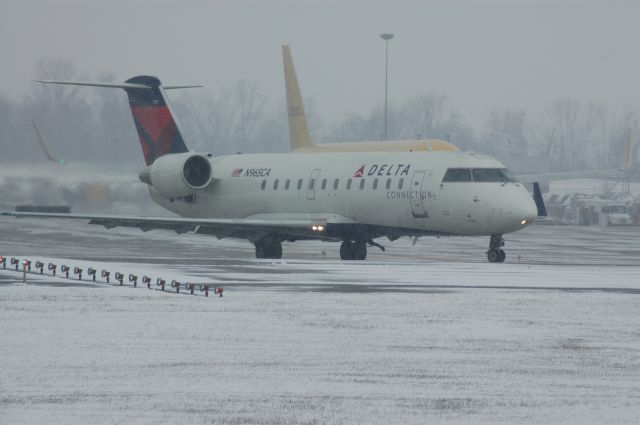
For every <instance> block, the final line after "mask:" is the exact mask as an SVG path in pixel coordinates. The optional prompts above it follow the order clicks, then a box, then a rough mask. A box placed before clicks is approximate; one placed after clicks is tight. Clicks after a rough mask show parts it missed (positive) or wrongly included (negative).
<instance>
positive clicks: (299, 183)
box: [298, 179, 302, 190]
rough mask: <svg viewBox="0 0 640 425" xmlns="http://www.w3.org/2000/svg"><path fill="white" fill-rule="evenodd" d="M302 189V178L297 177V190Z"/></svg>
mask: <svg viewBox="0 0 640 425" xmlns="http://www.w3.org/2000/svg"><path fill="white" fill-rule="evenodd" d="M300 189H302V179H298V190H300Z"/></svg>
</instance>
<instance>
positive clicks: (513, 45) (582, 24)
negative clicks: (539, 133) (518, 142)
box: [0, 0, 640, 128]
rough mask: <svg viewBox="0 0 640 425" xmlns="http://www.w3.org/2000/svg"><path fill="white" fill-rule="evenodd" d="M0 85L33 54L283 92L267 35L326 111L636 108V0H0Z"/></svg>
mask: <svg viewBox="0 0 640 425" xmlns="http://www.w3.org/2000/svg"><path fill="white" fill-rule="evenodd" d="M0 9H1V10H2V13H0V34H1V35H2V37H3V39H4V40H8V41H9V42H5V48H4V49H3V50H4V53H5V54H4V60H3V70H2V74H3V78H2V79H0V93H2V94H5V95H7V96H9V97H11V98H12V99H18V98H20V97H21V96H23V95H24V94H26V93H28V92H29V90H31V85H32V84H33V83H32V82H31V79H32V78H33V74H34V71H35V67H36V64H37V62H38V60H40V59H41V58H50V57H55V58H65V59H69V60H71V61H73V62H74V63H75V65H76V66H77V69H78V71H79V74H81V75H82V74H84V75H90V76H92V78H95V77H93V76H95V75H99V74H101V73H104V72H112V73H115V74H116V75H117V79H118V80H120V81H123V80H125V79H127V78H129V77H131V76H133V75H137V74H152V75H157V76H159V77H160V78H161V79H162V81H163V82H165V83H166V84H191V83H199V84H204V85H205V86H206V87H207V89H208V90H211V91H213V92H214V93H216V92H219V91H221V90H223V89H224V88H225V87H228V86H229V85H231V84H233V83H234V82H236V81H238V80H240V79H246V80H248V81H251V82H253V83H255V84H257V85H258V86H259V88H260V89H261V90H262V91H263V92H264V93H265V94H266V95H267V96H268V97H269V99H270V100H271V101H273V102H277V101H279V100H280V99H283V98H284V84H283V75H282V59H281V52H280V46H281V45H282V44H289V45H290V46H291V49H292V53H293V58H294V62H295V66H296V69H297V72H298V77H299V79H300V83H301V86H302V91H303V95H304V96H305V98H310V99H313V101H314V104H315V108H316V110H317V113H318V114H319V115H320V116H322V117H323V118H324V119H325V120H327V121H336V120H339V119H341V118H342V117H344V116H345V115H346V114H348V113H352V112H355V113H359V114H366V113H368V111H370V110H371V109H372V108H373V107H375V106H376V105H378V104H380V103H381V102H382V101H383V98H384V60H385V58H384V42H383V41H382V40H381V39H380V37H379V34H380V33H383V32H391V33H394V34H395V38H394V39H393V40H391V41H390V43H389V99H390V101H391V102H401V101H402V100H403V99H406V98H408V97H410V96H412V95H413V94H416V93H427V92H432V91H433V92H437V93H441V94H445V95H447V96H448V99H449V104H450V105H452V106H453V107H455V109H456V110H457V111H458V112H459V113H460V114H461V115H462V116H463V117H464V118H465V119H466V120H467V122H469V123H470V124H471V125H473V126H474V127H476V128H478V127H481V126H482V125H483V123H484V122H485V120H486V119H487V117H488V116H489V114H490V113H491V111H493V110H496V109H503V108H524V109H527V110H529V111H531V113H532V114H536V113H539V111H541V110H542V109H543V108H544V107H545V106H546V105H548V104H549V103H550V102H552V101H554V100H556V99H558V98H564V97H574V98H577V99H580V100H583V101H592V100H593V101H596V102H604V103H607V104H609V105H611V106H612V107H613V108H617V109H633V108H637V106H638V103H637V101H636V96H637V90H638V89H637V85H636V84H635V80H636V75H638V73H639V72H640V60H639V59H638V57H637V55H636V54H635V51H634V48H635V40H637V39H638V38H639V37H638V36H639V35H640V29H639V28H638V26H637V22H638V18H640V3H638V2H631V1H613V2H611V1H606V2H605V1H566V0H565V1H529V0H519V1H480V2H478V1H469V0H467V1H465V0H459V1H427V2H423V1H412V0H404V1H399V2H381V1H322V2H321V1H292V0H273V1H268V2H259V1H215V2H203V1H182V2H178V1H174V0H163V1H158V2H153V4H152V3H150V2H145V1H141V0H135V1H127V2H120V1H109V2H106V1H98V0H85V1H80V0H63V1H56V2H49V1H33V0H31V1H15V0H8V1H7V0H5V1H4V2H3V4H2V6H0Z"/></svg>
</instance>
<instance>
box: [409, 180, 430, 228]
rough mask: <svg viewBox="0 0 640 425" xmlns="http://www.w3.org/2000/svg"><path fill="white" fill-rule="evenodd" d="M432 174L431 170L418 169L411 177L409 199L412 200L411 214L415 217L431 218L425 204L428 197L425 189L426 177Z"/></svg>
mask: <svg viewBox="0 0 640 425" xmlns="http://www.w3.org/2000/svg"><path fill="white" fill-rule="evenodd" d="M430 175H431V173H430V172H426V171H416V172H415V173H413V177H412V178H411V187H410V189H409V190H410V193H409V195H410V196H409V198H410V199H409V201H410V202H411V214H412V215H413V216H414V217H415V218H429V214H428V213H427V210H426V208H425V205H424V201H425V199H426V197H427V196H426V190H424V189H425V187H426V182H425V179H428V176H430Z"/></svg>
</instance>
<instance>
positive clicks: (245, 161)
mask: <svg viewBox="0 0 640 425" xmlns="http://www.w3.org/2000/svg"><path fill="white" fill-rule="evenodd" d="M210 161H211V165H212V168H213V177H214V179H213V180H212V182H211V184H209V185H208V186H207V187H206V188H204V189H201V190H199V191H197V192H196V196H195V200H194V201H192V202H185V201H184V200H181V199H169V198H166V197H163V196H161V195H160V194H159V193H157V192H155V191H154V190H153V189H151V194H152V197H153V198H154V200H155V201H156V202H157V203H159V204H160V205H162V206H163V207H165V208H167V209H169V210H171V211H173V212H175V213H177V214H179V215H181V216H184V217H191V218H266V217H287V218H296V217H303V216H315V215H317V216H322V217H327V218H328V222H331V220H332V217H334V219H335V220H336V222H345V220H352V221H353V222H354V223H359V224H364V225H372V226H382V227H389V228H398V229H415V230H419V231H421V232H431V233H434V234H451V235H494V234H503V233H508V232H513V231H516V230H519V229H522V228H523V227H525V226H526V225H527V224H529V223H531V222H532V221H533V220H534V219H535V217H536V215H537V213H536V207H535V203H534V202H533V200H532V198H531V195H530V194H529V193H528V192H527V191H526V189H525V188H524V187H523V185H521V184H518V183H513V182H509V183H504V182H475V181H472V182H443V176H444V174H445V172H446V170H447V169H449V168H501V169H502V168H505V167H504V165H502V164H501V163H500V162H498V161H497V160H495V159H494V158H491V157H489V156H487V155H483V154H478V153H473V152H462V151H452V152H451V151H448V152H340V153H284V154H238V155H231V156H222V157H214V158H211V160H210ZM360 174H362V177H360ZM408 233H410V232H408ZM417 233H418V232H417ZM417 233H416V234H417Z"/></svg>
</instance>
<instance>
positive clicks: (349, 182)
mask: <svg viewBox="0 0 640 425" xmlns="http://www.w3.org/2000/svg"><path fill="white" fill-rule="evenodd" d="M348 189H351V179H349V180H347V190H348Z"/></svg>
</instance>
